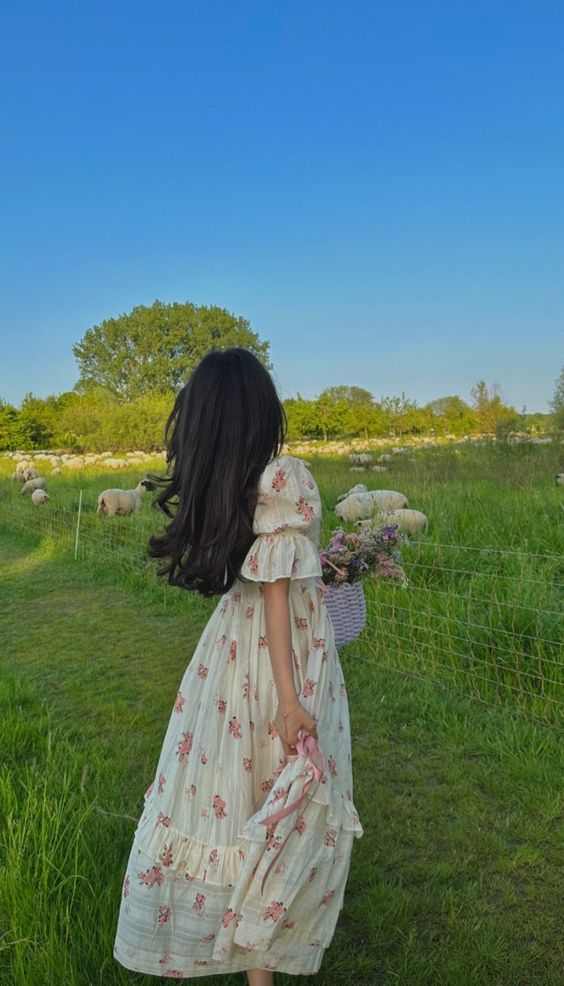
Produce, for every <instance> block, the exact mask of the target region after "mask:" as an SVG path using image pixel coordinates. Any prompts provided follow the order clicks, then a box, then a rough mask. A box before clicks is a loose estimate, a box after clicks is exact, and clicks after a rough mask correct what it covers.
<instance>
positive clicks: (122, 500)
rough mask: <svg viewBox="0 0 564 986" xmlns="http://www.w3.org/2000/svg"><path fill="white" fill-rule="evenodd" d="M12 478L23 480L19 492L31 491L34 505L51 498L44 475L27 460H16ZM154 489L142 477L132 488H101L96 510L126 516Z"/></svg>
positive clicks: (111, 515)
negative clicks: (39, 473) (147, 492)
mask: <svg viewBox="0 0 564 986" xmlns="http://www.w3.org/2000/svg"><path fill="white" fill-rule="evenodd" d="M53 471H54V470H53ZM12 479H13V480H15V481H16V482H18V481H19V482H22V481H23V486H22V488H21V491H20V492H21V493H22V494H26V493H31V502H32V503H33V504H34V505H35V506H36V507H39V506H41V505H43V504H45V503H48V502H49V500H50V499H51V497H50V496H49V494H48V493H47V490H46V489H45V487H46V486H47V480H46V479H45V476H39V475H38V473H37V470H36V469H35V467H34V466H32V465H31V464H30V463H29V462H26V461H25V460H24V461H22V462H18V463H17V465H16V469H15V472H14V473H13V474H12ZM154 489H155V484H154V483H152V482H151V480H149V479H142V480H141V481H140V482H139V483H138V484H137V486H136V487H135V489H133V490H122V489H108V490H103V491H102V493H100V495H99V497H98V508H97V511H96V512H97V513H99V514H105V515H106V516H107V517H115V516H118V515H119V516H122V517H126V516H128V515H130V514H135V513H137V511H138V510H139V507H140V506H141V500H142V498H143V494H144V493H145V492H146V491H147V490H154Z"/></svg>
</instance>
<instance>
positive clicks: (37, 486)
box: [21, 476, 47, 493]
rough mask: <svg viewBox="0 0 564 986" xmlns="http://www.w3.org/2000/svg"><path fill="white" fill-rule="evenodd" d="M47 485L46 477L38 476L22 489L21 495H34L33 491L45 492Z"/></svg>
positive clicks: (26, 483)
mask: <svg viewBox="0 0 564 986" xmlns="http://www.w3.org/2000/svg"><path fill="white" fill-rule="evenodd" d="M46 485H47V480H46V479H45V477H44V476H36V477H35V479H28V480H27V482H25V483H24V484H23V486H22V488H21V493H32V492H33V490H43V489H45V486H46Z"/></svg>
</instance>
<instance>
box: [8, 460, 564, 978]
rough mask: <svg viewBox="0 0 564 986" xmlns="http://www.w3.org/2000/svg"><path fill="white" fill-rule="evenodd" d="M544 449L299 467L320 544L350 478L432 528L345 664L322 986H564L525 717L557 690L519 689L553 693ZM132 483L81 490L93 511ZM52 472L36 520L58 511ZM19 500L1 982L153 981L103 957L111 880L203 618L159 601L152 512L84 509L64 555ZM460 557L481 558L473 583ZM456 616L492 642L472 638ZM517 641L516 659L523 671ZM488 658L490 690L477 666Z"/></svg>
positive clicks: (13, 551)
mask: <svg viewBox="0 0 564 986" xmlns="http://www.w3.org/2000/svg"><path fill="white" fill-rule="evenodd" d="M535 451H536V452H539V453H541V454H540V456H539V458H538V460H535V462H536V466H535V468H534V469H532V468H531V463H530V461H529V460H528V459H527V460H524V461H521V460H519V462H518V463H517V464H515V463H514V462H513V461H512V462H511V464H510V465H509V466H507V469H506V470H505V471H503V470H501V469H500V463H499V462H498V461H497V460H495V461H494V462H493V466H492V460H491V459H490V458H489V456H491V455H493V456H495V455H496V454H497V453H496V452H495V451H493V450H491V449H484V450H482V452H479V450H475V449H471V450H468V455H469V456H470V457H471V456H474V458H473V459H472V460H471V461H469V462H466V463H464V464H463V468H462V465H461V469H462V474H460V473H459V474H453V475H452V476H450V477H447V478H446V479H445V465H444V462H443V468H442V470H441V468H440V467H439V465H438V464H437V463H438V458H437V459H435V457H434V453H431V455H429V457H428V458H427V459H425V455H427V453H426V452H425V453H420V455H421V459H422V462H421V464H420V465H419V464H418V466H417V470H418V471H417V474H416V475H413V474H411V473H408V472H407V471H406V473H405V475H404V476H403V477H402V476H400V473H399V470H402V469H404V470H407V465H406V464H402V465H399V464H398V465H397V467H396V466H395V464H394V468H396V469H397V470H398V471H397V472H396V473H395V475H394V476H393V477H383V476H380V475H373V476H371V475H370V474H367V475H366V476H362V475H361V474H358V475H357V474H349V473H348V470H347V469H346V466H345V465H343V463H342V462H337V461H334V462H333V461H330V460H329V461H327V460H321V458H320V459H319V460H315V461H314V460H313V459H310V461H311V462H312V468H313V471H314V473H315V475H316V477H317V478H318V481H319V483H320V487H321V490H322V494H323V497H324V503H325V512H326V513H325V531H326V532H327V531H328V530H329V529H330V528H331V527H332V526H334V518H333V517H332V516H331V514H330V512H329V508H330V507H331V506H332V505H333V504H334V502H335V499H336V495H337V493H338V492H341V491H342V490H343V489H345V488H347V487H348V486H349V485H352V483H353V482H355V481H357V480H358V479H360V480H361V481H365V482H367V483H368V484H369V485H370V486H380V487H385V488H391V489H401V490H402V491H404V492H406V494H407V495H408V496H409V498H410V502H412V504H413V506H416V507H421V508H422V509H424V510H425V512H427V513H428V515H429V517H430V520H431V527H430V531H429V534H428V535H427V536H426V538H424V539H422V541H421V543H420V544H418V545H413V546H411V547H410V548H409V549H408V552H407V555H406V563H409V568H410V578H411V580H412V583H413V589H412V590H410V592H408V593H405V592H402V590H399V589H392V588H390V587H386V586H382V587H379V586H378V587H370V589H369V590H368V596H369V611H370V620H369V627H367V630H366V631H365V633H364V634H363V635H362V637H361V638H359V640H358V641H356V642H355V643H354V644H352V645H350V646H349V647H348V648H344V649H343V650H342V652H341V660H342V664H343V669H344V673H345V678H346V681H347V689H348V697H349V706H350V712H351V726H352V735H353V770H354V781H355V792H354V796H355V803H356V805H357V807H358V810H359V813H360V816H361V820H362V822H363V825H364V828H365V835H364V837H363V838H362V839H361V840H360V841H359V842H355V845H354V847H353V858H352V866H351V873H350V878H349V884H348V888H347V894H346V896H345V907H344V909H343V911H342V912H341V915H340V918H339V922H338V925H337V929H336V933H335V938H334V940H333V943H332V945H331V948H330V949H329V951H328V952H327V954H326V956H325V958H324V961H323V965H322V970H321V972H320V973H319V975H318V977H317V980H316V981H318V982H319V983H320V984H321V986H329V984H334V983H335V982H336V981H339V982H347V983H349V982H350V983H353V984H359V986H361V984H362V986H364V984H366V986H369V984H375V986H379V984H386V986H387V984H396V983H397V984H399V986H451V984H452V986H458V984H459V983H461V982H466V983H468V984H470V986H482V984H484V986H485V984H488V986H491V984H492V983H495V984H499V986H525V984H531V986H533V984H534V986H557V984H558V986H560V984H561V983H562V968H563V967H564V946H563V944H562V935H561V927H560V926H561V910H560V907H561V905H560V901H561V900H562V872H563V869H562V863H563V859H562V855H563V846H564V840H563V835H564V831H563V829H564V826H563V811H562V771H563V766H564V764H563V762H562V761H563V759H564V754H563V752H562V744H561V737H560V734H559V733H558V731H557V730H556V729H555V728H554V725H553V726H552V727H550V728H549V727H548V726H547V725H543V724H541V723H538V722H536V721H534V720H533V719H532V718H531V717H532V716H535V715H536V716H538V717H539V718H541V719H545V720H550V721H552V722H553V723H555V722H556V719H555V718H554V717H553V718H552V719H551V718H550V717H551V709H552V706H551V703H550V701H547V697H548V692H547V688H548V685H547V684H545V693H544V695H543V694H542V693H539V692H538V691H535V690H534V689H533V691H532V693H531V690H530V683H529V682H528V679H527V677H526V675H525V674H524V672H525V671H526V670H530V668H531V667H535V668H537V669H538V670H539V675H540V677H541V678H544V679H545V681H546V679H547V678H548V677H549V675H548V667H549V664H548V663H547V660H546V659H547V657H552V658H555V654H556V652H555V651H552V650H551V649H550V647H549V646H548V645H547V644H546V643H545V644H543V645H542V648H541V650H539V644H538V641H539V640H540V639H541V637H544V638H546V640H548V639H549V637H551V635H552V634H553V633H555V632H558V628H557V625H556V623H554V624H553V623H552V622H551V621H552V619H553V618H552V617H551V616H549V615H546V614H550V612H552V610H553V608H558V607H557V603H558V598H559V597H558V582H559V579H560V577H561V571H562V569H561V567H560V565H559V561H558V558H557V557H555V559H552V560H551V559H545V560H544V561H543V560H540V559H538V558H537V559H535V558H533V557H532V556H531V554H530V553H531V552H538V553H539V554H546V555H551V556H558V554H559V552H560V541H559V538H560V537H561V535H559V533H558V530H557V523H556V522H557V521H558V514H559V511H560V513H561V508H560V498H561V496H562V493H561V491H559V490H558V489H557V488H554V487H553V486H552V485H551V479H550V472H551V471H556V469H554V468H553V467H554V461H553V459H549V456H548V452H550V453H551V455H553V456H554V454H555V452H554V450H550V449H548V450H547V448H546V447H541V448H537V449H536V450H535ZM465 454H466V453H465ZM518 454H519V455H520V454H521V453H520V450H519V452H518ZM449 455H450V453H449ZM418 456H419V453H416V457H418ZM398 458H400V457H398ZM457 458H458V457H457ZM480 463H481V464H482V466H483V468H482V470H481V471H480V469H478V466H479V465H480ZM539 463H540V465H539ZM543 463H544V465H542V464H543ZM494 467H495V468H494ZM449 468H450V466H449ZM452 468H453V469H455V468H458V467H452ZM496 470H497V477H498V478H497V480H496ZM490 473H491V474H490ZM135 475H136V476H137V474H135ZM519 476H520V477H521V479H520V480H519ZM123 478H124V477H123V476H122V474H120V475H119V479H118V478H117V477H116V476H115V474H114V475H112V477H111V482H107V481H105V480H107V479H108V477H107V476H106V477H103V476H102V477H100V476H98V477H96V476H92V477H91V478H89V477H84V476H83V477H80V478H78V477H74V476H73V477H72V483H73V484H74V487H75V489H78V486H79V484H80V486H81V487H82V488H83V489H84V500H85V502H88V498H90V500H91V501H95V493H96V491H99V490H100V489H102V488H104V486H107V485H122V481H123ZM137 478H138V477H137ZM60 479H61V483H60V485H59V486H58V488H56V487H55V484H54V483H53V484H52V486H51V489H50V491H51V492H53V494H54V495H53V501H52V503H51V504H49V507H51V506H56V503H57V501H56V500H55V495H56V494H58V498H60V500H64V497H65V495H66V496H68V484H69V480H68V478H67V479H66V480H65V483H66V485H65V483H64V482H63V477H61V478H60ZM133 479H134V476H133V474H131V476H128V477H126V480H127V481H126V482H125V483H123V485H130V482H129V480H133ZM447 480H448V481H447ZM518 481H519V482H520V483H521V487H520V488H516V483H517V485H518ZM469 484H471V485H472V489H470V488H469ZM131 485H133V483H131ZM14 488H15V489H16V490H17V487H16V484H10V483H9V482H6V481H5V482H4V483H1V482H0V593H1V598H2V606H1V607H0V639H1V640H2V652H1V659H0V701H1V702H2V710H3V716H2V720H1V721H0V747H1V749H2V761H1V766H0V816H1V817H3V818H5V819H6V824H3V825H2V826H1V827H0V902H1V903H0V982H1V983H2V986H4V984H5V986H55V984H56V986H87V984H88V986H90V984H97V986H98V984H99V986H113V984H120V983H139V984H142V983H147V984H148V983H150V982H154V979H152V978H151V977H145V976H140V975H136V974H134V973H130V972H128V971H127V970H125V969H123V968H122V967H121V966H119V964H118V963H116V962H115V960H114V959H113V957H112V945H113V937H114V933H115V925H116V921H117V911H118V907H119V899H120V892H121V880H122V877H123V873H124V868H125V864H126V861H127V856H128V853H129V849H130V845H131V839H132V836H133V832H134V829H135V826H136V823H137V820H138V817H139V814H140V811H141V808H142V794H143V792H144V791H145V790H146V788H147V786H148V784H149V783H150V780H151V779H152V774H153V771H154V765H155V762H156V758H157V757H158V754H159V751H160V747H161V743H162V739H163V736H164V730H165V727H166V723H167V721H168V716H169V714H170V709H171V707H172V703H173V701H174V697H175V695H176V690H177V686H178V682H179V680H180V678H181V677H182V674H183V672H184V669H185V667H186V664H187V663H188V661H189V660H190V658H191V655H192V653H193V650H194V647H195V644H196V642H197V640H198V638H199V636H200V633H201V631H202V629H203V626H204V623H205V620H206V618H207V615H208V614H209V612H210V611H211V609H212V608H213V606H214V605H215V602H214V601H208V600H200V599H197V598H196V599H194V598H192V597H191V596H188V595H187V594H183V593H181V592H175V591H174V590H172V589H170V588H168V587H162V586H156V585H155V582H154V580H153V579H152V578H151V577H150V571H149V570H148V568H147V566H146V564H145V563H144V554H143V539H144V537H145V535H146V532H147V530H150V529H153V528H154V526H155V522H156V517H155V515H154V514H153V513H152V512H151V510H150V507H149V503H148V501H147V502H146V503H145V504H144V505H143V512H142V514H141V516H139V517H138V518H135V519H134V523H133V524H131V523H129V524H128V523H127V521H128V520H130V519H129V518H116V519H115V520H116V521H117V524H113V525H112V526H109V525H107V524H106V526H105V528H101V527H100V526H99V525H100V523H101V519H100V518H97V517H95V516H93V515H91V516H89V515H88V513H87V512H86V513H85V517H86V527H85V530H86V532H90V540H89V538H88V534H87V535H86V536H85V539H84V542H83V550H82V551H81V552H79V558H78V560H77V561H76V562H75V561H74V560H73V558H72V544H73V541H72V531H73V527H72V523H71V524H70V533H69V532H67V528H66V526H65V527H64V528H62V529H61V530H58V529H57V526H56V524H53V519H54V518H57V516H58V514H57V513H56V511H53V512H52V514H51V515H50V514H49V513H47V512H45V511H42V510H39V509H38V510H33V508H32V507H31V504H29V503H27V502H24V500H23V498H20V499H19V500H18V499H16V496H18V495H19V494H17V492H16V493H14ZM73 498H74V500H73ZM69 502H70V503H72V502H76V497H75V494H74V492H73V491H71V493H70V497H69ZM457 503H458V506H457ZM533 514H534V517H535V523H534V524H531V516H533ZM69 516H72V517H73V519H76V512H75V511H74V513H73V508H72V507H70V508H69ZM21 519H23V521H24V522H22V523H20V522H19V520H21ZM67 519H68V518H67ZM88 525H90V526H88ZM489 525H491V526H489ZM104 529H105V531H106V532H108V536H107V541H104V538H103V537H102V538H100V531H101V530H102V531H103V530H104ZM494 531H495V538H494V537H493V532H494ZM96 538H98V540H96ZM454 538H456V539H457V540H453V539H454ZM444 544H460V545H461V549H460V550H458V551H456V552H454V553H453V550H452V549H450V550H449V551H447V549H444V548H443V547H441V545H444ZM488 544H489V545H490V546H491V547H494V548H495V551H494V552H493V553H488V552H485V553H484V552H483V551H482V549H483V547H484V546H487V545H488ZM470 547H475V548H479V549H480V550H479V551H478V552H477V553H476V558H477V560H479V561H475V562H474V563H473V567H472V569H471V570H470V575H469V574H467V573H468V571H469V570H468V568H467V559H468V557H470V556H471V554H472V553H471V552H469V551H468V549H469V548H470ZM69 549H70V553H69ZM500 549H503V552H500ZM511 552H516V554H512V553H511ZM523 552H525V555H523ZM465 572H466V574H465ZM536 582H538V583H540V584H539V585H537V584H536ZM494 589H495V591H493V590H494ZM441 593H442V594H443V595H441ZM479 600H487V601H488V605H487V606H485V603H483V602H482V603H480V602H479ZM494 603H495V605H494ZM518 603H519V604H526V605H528V604H530V607H531V612H530V613H528V611H527V610H520V609H519V608H518V606H517V604H518ZM555 604H556V607H555ZM560 608H561V607H560ZM527 613H528V615H526V614H527ZM496 614H497V616H496ZM508 614H509V615H508ZM469 617H471V618H472V620H473V622H474V623H475V624H479V623H480V622H481V624H482V626H483V627H484V628H485V629H483V630H482V631H481V634H479V633H478V629H477V628H476V627H474V628H471V629H467V630H464V629H463V628H464V627H465V626H469V623H468V619H469ZM494 617H495V619H494ZM496 619H497V620H498V621H499V622H497V623H496ZM504 621H505V622H504ZM461 628H462V629H461ZM539 630H540V631H541V633H540V634H539ZM507 631H510V632H507ZM525 632H528V634H529V637H530V638H531V641H530V648H531V653H530V655H529V659H530V661H532V662H534V663H533V664H528V665H527V664H525V663H523V661H524V659H523V658H519V659H518V654H520V653H521V651H522V650H523V644H524V641H525V639H528V638H526V637H525ZM461 634H462V636H463V637H464V639H463V640H462V641H461V640H460V639H458V638H459V637H460V635H461ZM464 635H465V636H464ZM555 639H556V640H559V639H561V635H560V637H556V638H555ZM502 645H503V646H502ZM479 648H481V650H480V649H479ZM541 651H542V652H541ZM459 653H460V654H461V655H462V657H460V656H457V655H458V654H459ZM486 654H487V655H489V660H490V664H491V667H490V671H491V672H492V673H494V674H496V675H497V676H498V677H499V681H497V684H496V685H495V686H488V685H487V683H486V682H485V680H484V678H485V675H484V673H483V668H482V665H481V664H479V663H478V662H479V661H480V660H485V656H484V655H486ZM518 660H520V661H521V663H520V664H518V663H517V661H518ZM464 661H466V663H464ZM472 661H473V662H474V664H473V665H472V663H471V662H472ZM535 662H536V663H535ZM555 666H556V665H555ZM404 672H405V673H404ZM465 672H467V673H465ZM553 673H554V672H553ZM515 682H518V683H519V682H520V685H519V687H520V690H519V691H517V692H513V691H512V690H511V689H509V688H507V684H511V683H513V684H515ZM488 688H491V689H492V690H491V692H489V691H488ZM550 688H551V689H553V691H552V692H551V695H552V697H553V698H556V696H557V694H558V693H557V691H556V686H552V685H551V686H550ZM472 696H475V697H477V698H480V699H482V700H483V702H482V703H477V702H475V701H474V700H473V697H472ZM484 702H491V703H497V704H498V706H499V707H498V708H496V707H493V706H489V705H486V704H483V703H484ZM210 980H211V981H212V982H213V981H217V983H218V986H219V984H222V986H231V984H235V983H242V982H244V977H243V976H221V977H210ZM277 981H278V982H279V983H280V984H281V986H285V984H286V983H288V984H289V983H290V982H291V981H292V980H291V977H286V976H283V975H281V976H278V977H277Z"/></svg>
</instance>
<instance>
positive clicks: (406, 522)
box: [356, 508, 429, 534]
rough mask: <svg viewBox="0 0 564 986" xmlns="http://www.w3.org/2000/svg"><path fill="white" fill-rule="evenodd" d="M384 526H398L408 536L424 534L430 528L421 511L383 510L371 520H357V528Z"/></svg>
mask: <svg viewBox="0 0 564 986" xmlns="http://www.w3.org/2000/svg"><path fill="white" fill-rule="evenodd" d="M382 524H397V525H398V527H399V528H400V530H402V531H406V532H407V533H408V534H423V533H425V531H426V530H427V528H428V526H429V519H428V517H427V515H426V514H424V513H422V512H421V510H408V509H405V508H404V509H402V510H382V511H379V512H378V513H377V514H375V516H374V517H373V518H371V519H370V520H357V522H356V526H357V527H360V528H365V527H380V526H381V525H382Z"/></svg>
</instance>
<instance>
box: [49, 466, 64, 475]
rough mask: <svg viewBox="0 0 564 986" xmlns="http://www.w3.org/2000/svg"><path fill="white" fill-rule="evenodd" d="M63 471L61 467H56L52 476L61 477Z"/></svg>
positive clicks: (52, 471)
mask: <svg viewBox="0 0 564 986" xmlns="http://www.w3.org/2000/svg"><path fill="white" fill-rule="evenodd" d="M62 471H63V470H62V469H61V467H60V466H55V468H54V469H52V470H51V475H52V476H60V475H61V473H62Z"/></svg>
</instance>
